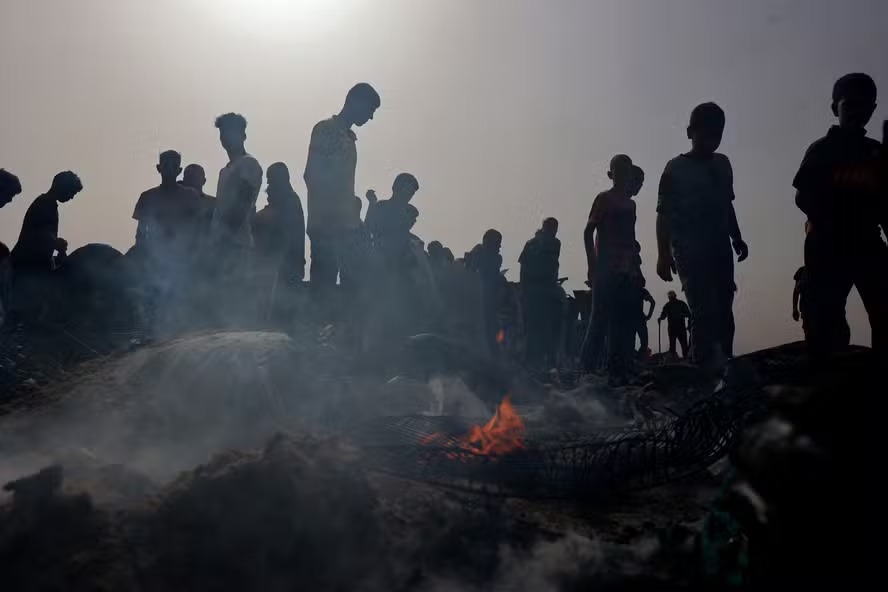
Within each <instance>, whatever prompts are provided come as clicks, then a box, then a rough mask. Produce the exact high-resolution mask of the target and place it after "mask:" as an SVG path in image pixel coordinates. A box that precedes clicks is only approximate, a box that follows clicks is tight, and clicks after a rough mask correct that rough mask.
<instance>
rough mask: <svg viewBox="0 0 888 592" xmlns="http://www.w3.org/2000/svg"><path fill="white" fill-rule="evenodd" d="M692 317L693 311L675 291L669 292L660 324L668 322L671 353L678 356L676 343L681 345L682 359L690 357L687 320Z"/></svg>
mask: <svg viewBox="0 0 888 592" xmlns="http://www.w3.org/2000/svg"><path fill="white" fill-rule="evenodd" d="M690 317H691V310H690V309H689V308H688V305H687V304H685V303H684V302H682V301H681V300H679V299H678V295H677V294H676V293H675V290H669V300H668V301H667V302H666V304H665V305H663V312H662V313H660V318H659V319H657V322H658V323H662V322H663V320H664V319H665V320H666V328H667V332H668V333H669V353H670V355H672V356H675V355H676V351H675V342H676V341H678V343H679V345H681V357H682V358H686V357H687V356H688V327H687V324H686V322H685V321H686V320H687V319H689V318H690Z"/></svg>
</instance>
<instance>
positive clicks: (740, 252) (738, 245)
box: [734, 238, 749, 263]
mask: <svg viewBox="0 0 888 592" xmlns="http://www.w3.org/2000/svg"><path fill="white" fill-rule="evenodd" d="M734 252H735V253H737V263H741V262H743V261H746V258H747V257H749V247H748V246H746V243H745V242H744V241H743V239H742V238H738V239H736V240H734Z"/></svg>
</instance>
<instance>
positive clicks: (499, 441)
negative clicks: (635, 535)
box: [422, 395, 527, 460]
mask: <svg viewBox="0 0 888 592" xmlns="http://www.w3.org/2000/svg"><path fill="white" fill-rule="evenodd" d="M526 432H527V429H526V428H525V427H524V420H522V419H521V416H520V415H518V412H516V411H515V408H514V407H513V406H512V401H511V400H509V396H508V395H506V396H505V397H504V398H503V401H502V403H500V405H499V406H498V407H497V408H496V412H494V414H493V417H492V418H490V421H488V422H487V424H485V425H484V426H483V427H482V426H477V425H476V426H472V428H471V429H470V430H469V433H468V434H466V435H465V436H463V437H462V438H460V439H459V440H458V443H457V444H453V440H448V438H446V437H445V436H444V435H443V434H441V433H434V434H430V435H428V436H426V437H425V438H423V439H422V445H423V446H429V445H432V444H439V445H443V446H444V447H447V448H450V447H454V448H456V447H458V449H460V450H464V451H466V452H471V453H472V454H479V455H484V456H494V455H503V454H509V453H512V452H515V451H516V450H523V449H524V436H525V434H526ZM451 458H453V459H455V460H456V459H459V456H458V454H456V453H453V456H452V457H451Z"/></svg>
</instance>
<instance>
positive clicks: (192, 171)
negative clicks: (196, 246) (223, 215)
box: [182, 164, 216, 239]
mask: <svg viewBox="0 0 888 592" xmlns="http://www.w3.org/2000/svg"><path fill="white" fill-rule="evenodd" d="M206 184H207V174H206V172H204V168H203V167H202V166H200V165H199V164H189V165H188V166H187V167H185V172H184V173H182V185H184V186H185V187H188V188H189V189H193V190H194V191H196V192H197V197H198V204H199V207H198V210H197V223H196V224H195V228H194V231H195V238H199V239H204V238H206V233H207V232H208V231H209V229H210V222H212V220H213V212H214V211H215V210H216V198H215V197H213V196H212V195H207V194H206V193H204V185H206Z"/></svg>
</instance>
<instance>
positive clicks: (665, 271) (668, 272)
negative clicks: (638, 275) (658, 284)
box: [657, 255, 678, 282]
mask: <svg viewBox="0 0 888 592" xmlns="http://www.w3.org/2000/svg"><path fill="white" fill-rule="evenodd" d="M674 273H678V272H677V271H676V269H675V259H673V258H672V255H660V257H659V258H658V259H657V275H658V276H660V279H661V280H663V281H664V282H671V281H672V274H674Z"/></svg>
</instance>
